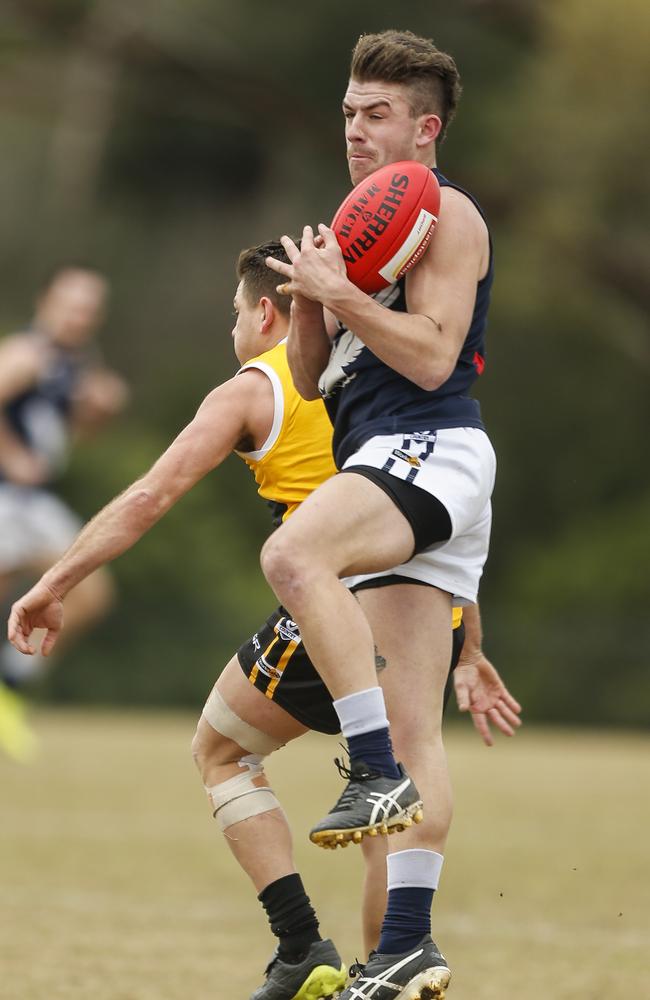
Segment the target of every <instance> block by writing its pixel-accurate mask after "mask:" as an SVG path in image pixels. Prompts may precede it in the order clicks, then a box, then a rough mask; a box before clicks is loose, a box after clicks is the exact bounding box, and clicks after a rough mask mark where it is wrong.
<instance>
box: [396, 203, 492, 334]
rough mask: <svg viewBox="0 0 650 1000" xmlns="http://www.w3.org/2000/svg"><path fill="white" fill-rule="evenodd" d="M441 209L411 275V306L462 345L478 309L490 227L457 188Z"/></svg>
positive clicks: (408, 292) (408, 288)
mask: <svg viewBox="0 0 650 1000" xmlns="http://www.w3.org/2000/svg"><path fill="white" fill-rule="evenodd" d="M453 194H454V196H455V197H451V198H449V199H448V200H447V201H446V202H445V204H444V206H443V208H442V209H441V211H440V221H439V223H438V226H437V228H436V231H435V234H434V236H433V239H432V241H431V246H430V247H429V250H428V251H427V253H426V254H425V256H424V257H423V259H422V261H421V262H420V263H419V264H418V265H417V267H414V268H413V270H412V271H410V272H409V274H408V275H407V278H406V298H407V304H408V310H409V312H412V313H419V314H422V315H425V316H428V317H429V318H430V319H432V320H433V321H434V322H435V324H436V326H437V328H438V330H439V331H440V332H441V333H443V335H445V336H448V337H449V338H450V339H451V340H452V341H453V342H454V343H455V344H457V346H458V348H459V349H460V346H461V345H462V343H463V341H464V339H465V337H466V335H467V331H468V329H469V325H470V322H471V319H472V314H473V311H474V305H475V302H476V286H477V283H478V280H479V277H480V272H481V268H482V264H483V260H484V257H485V253H486V244H487V239H488V237H487V229H486V228H485V223H484V222H483V220H482V219H481V217H480V215H479V214H478V212H477V211H476V209H475V208H474V206H473V205H472V204H471V202H469V201H468V199H467V198H465V197H464V195H459V194H458V192H453Z"/></svg>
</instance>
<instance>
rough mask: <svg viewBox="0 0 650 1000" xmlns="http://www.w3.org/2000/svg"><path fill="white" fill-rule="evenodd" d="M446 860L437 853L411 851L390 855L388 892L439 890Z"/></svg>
mask: <svg viewBox="0 0 650 1000" xmlns="http://www.w3.org/2000/svg"><path fill="white" fill-rule="evenodd" d="M443 861H444V858H443V856H442V854H436V852H435V851H423V850H410V851H396V852H395V853H394V854H389V855H388V857H387V859H386V863H387V867H388V891H389V892H390V890H391V889H406V888H416V889H437V888H438V882H439V881H440V872H441V871H442V863H443Z"/></svg>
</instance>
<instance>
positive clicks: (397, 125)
mask: <svg viewBox="0 0 650 1000" xmlns="http://www.w3.org/2000/svg"><path fill="white" fill-rule="evenodd" d="M407 98H408V91H407V89H406V88H405V87H404V86H402V84H399V83H380V82H377V83H374V82H369V83H361V82H360V81H358V80H350V82H349V84H348V89H347V91H346V94H345V97H344V98H343V114H344V116H345V143H346V147H347V157H348V166H349V169H350V177H351V179H352V183H353V184H358V183H359V181H362V180H364V178H366V177H367V176H368V175H369V174H371V173H372V172H373V170H377V169H378V168H379V167H383V166H384V165H385V164H387V163H395V162H396V161H397V160H421V161H423V162H427V160H426V156H429V157H430V156H431V150H430V149H429V148H428V147H426V151H425V149H424V148H423V147H421V146H420V145H418V137H419V135H420V132H421V124H422V123H421V119H420V118H415V117H414V116H413V114H412V113H411V106H410V104H409V102H408V99H407Z"/></svg>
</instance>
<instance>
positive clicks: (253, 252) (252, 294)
mask: <svg viewBox="0 0 650 1000" xmlns="http://www.w3.org/2000/svg"><path fill="white" fill-rule="evenodd" d="M267 257H276V258H277V259H278V260H283V261H284V262H285V264H288V263H289V258H288V257H287V253H286V250H285V249H284V247H283V246H282V244H281V243H279V242H278V241H277V240H270V241H269V242H268V243H260V245H259V246H256V247H249V248H248V250H242V252H241V253H240V255H239V259H238V261H237V277H238V278H239V280H240V281H243V283H244V284H243V293H244V295H245V296H246V298H247V299H248V301H249V303H250V304H251V305H256V304H257V303H258V302H259V300H260V299H261V298H262V296H266V298H268V299H270V300H271V302H272V303H273V305H274V306H275V307H276V309H278V310H279V311H280V312H281V313H284V315H285V316H288V315H289V310H290V309H291V296H290V295H280V293H279V292H278V291H277V286H278V285H280V284H282V282H283V280H285V279H283V277H282V275H281V274H278V273H277V271H272V270H271V268H270V267H268V266H267V263H266V258H267Z"/></svg>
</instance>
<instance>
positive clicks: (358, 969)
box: [349, 957, 366, 979]
mask: <svg viewBox="0 0 650 1000" xmlns="http://www.w3.org/2000/svg"><path fill="white" fill-rule="evenodd" d="M365 971H366V967H365V965H362V963H361V962H360V961H359V959H358V958H356V957H355V959H354V962H353V963H352V965H351V966H350V969H349V975H350V976H351V977H352V979H356V978H357V976H361V975H363V973H364V972H365Z"/></svg>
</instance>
